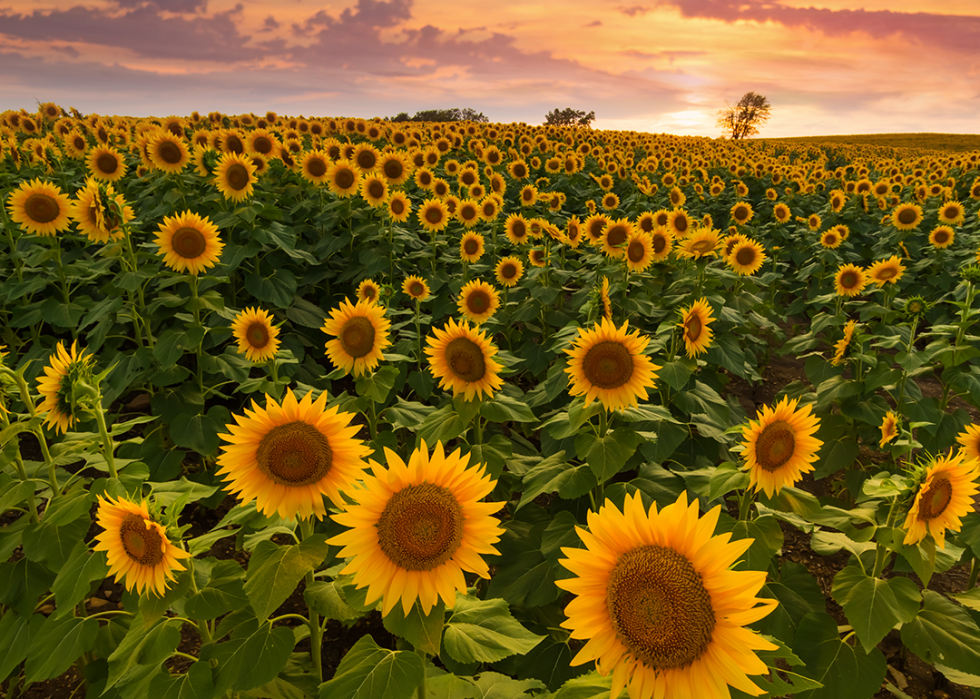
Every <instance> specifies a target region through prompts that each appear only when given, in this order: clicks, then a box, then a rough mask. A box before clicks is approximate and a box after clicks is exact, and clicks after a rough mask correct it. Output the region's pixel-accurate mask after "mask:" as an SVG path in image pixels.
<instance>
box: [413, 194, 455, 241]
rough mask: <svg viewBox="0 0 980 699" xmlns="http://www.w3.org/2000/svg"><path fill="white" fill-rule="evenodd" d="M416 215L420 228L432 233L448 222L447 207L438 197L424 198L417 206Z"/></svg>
mask: <svg viewBox="0 0 980 699" xmlns="http://www.w3.org/2000/svg"><path fill="white" fill-rule="evenodd" d="M417 215H418V219H419V223H421V224H422V228H424V229H425V230H427V231H430V232H432V233H435V232H437V231H441V230H442V229H443V228H445V227H446V226H447V225H448V224H449V209H447V208H446V204H445V202H443V201H441V200H439V199H426V200H425V201H424V202H422V205H421V206H420V207H419V211H418V214H417Z"/></svg>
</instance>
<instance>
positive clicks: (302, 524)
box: [299, 517, 323, 682]
mask: <svg viewBox="0 0 980 699" xmlns="http://www.w3.org/2000/svg"><path fill="white" fill-rule="evenodd" d="M299 529H300V532H301V533H302V535H303V539H304V540H305V539H306V538H307V537H310V536H312V535H313V519H312V518H305V517H304V518H301V519H300V520H299ZM312 584H313V571H312V570H310V571H307V573H306V587H307V589H309V587H310V585H312ZM307 610H308V611H309V613H310V618H309V622H308V624H309V627H310V656H311V657H312V659H313V667H314V668H315V670H316V679H317V682H323V658H322V655H323V651H322V647H323V629H322V628H320V615H319V614H317V613H316V612H315V611H313V609H312V608H309V607H308V608H307Z"/></svg>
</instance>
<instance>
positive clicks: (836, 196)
mask: <svg viewBox="0 0 980 699" xmlns="http://www.w3.org/2000/svg"><path fill="white" fill-rule="evenodd" d="M827 201H828V203H829V204H830V210H831V211H833V212H834V213H835V214H839V213H840V212H841V209H843V208H844V204H846V203H847V193H845V192H842V191H841V190H839V189H835V190H833V191H832V192H831V193H830V196H829V197H828V199H827Z"/></svg>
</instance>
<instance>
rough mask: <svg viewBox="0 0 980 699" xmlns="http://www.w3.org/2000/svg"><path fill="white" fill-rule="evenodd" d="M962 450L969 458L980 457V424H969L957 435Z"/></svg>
mask: <svg viewBox="0 0 980 699" xmlns="http://www.w3.org/2000/svg"><path fill="white" fill-rule="evenodd" d="M956 441H957V442H958V443H959V444H960V451H962V452H963V454H964V455H965V457H966V458H967V459H980V426H978V425H967V428H966V429H965V430H963V431H962V432H960V433H959V434H958V435H956Z"/></svg>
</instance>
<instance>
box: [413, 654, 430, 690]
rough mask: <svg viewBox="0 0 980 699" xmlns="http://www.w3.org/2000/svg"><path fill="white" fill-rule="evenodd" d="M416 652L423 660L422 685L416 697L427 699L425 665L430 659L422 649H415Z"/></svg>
mask: <svg viewBox="0 0 980 699" xmlns="http://www.w3.org/2000/svg"><path fill="white" fill-rule="evenodd" d="M415 652H416V653H418V654H419V657H420V658H422V684H420V685H419V688H418V691H417V693H416V696H417V697H418V699H426V697H425V695H426V687H425V685H426V677H425V675H426V673H425V663H426V661H427V660H428V659H429V656H427V655H426V653H425V651H424V650H422V649H421V648H416V649H415Z"/></svg>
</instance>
